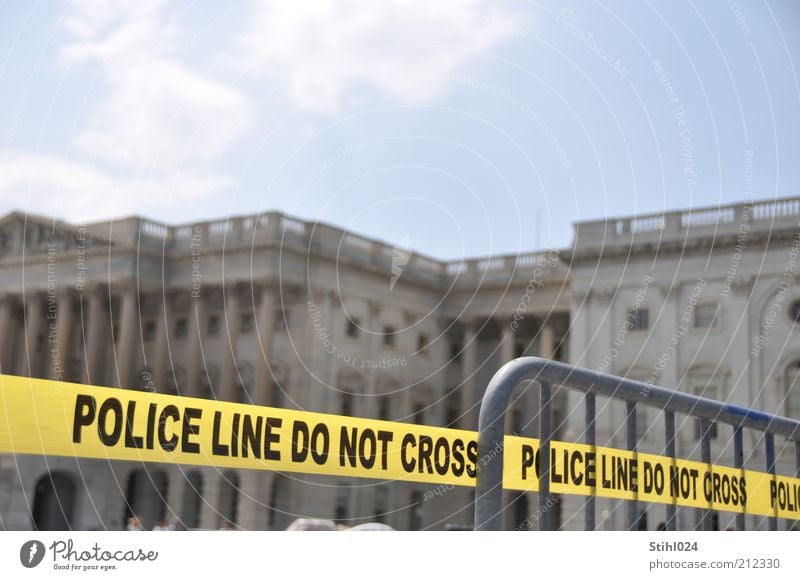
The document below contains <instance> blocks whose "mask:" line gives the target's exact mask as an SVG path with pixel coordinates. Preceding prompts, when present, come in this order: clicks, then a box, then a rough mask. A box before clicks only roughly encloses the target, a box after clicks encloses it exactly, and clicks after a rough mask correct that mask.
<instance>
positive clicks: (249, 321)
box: [241, 312, 256, 334]
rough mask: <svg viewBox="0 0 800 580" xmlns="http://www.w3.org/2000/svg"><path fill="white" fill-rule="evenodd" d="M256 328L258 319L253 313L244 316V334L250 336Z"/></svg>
mask: <svg viewBox="0 0 800 580" xmlns="http://www.w3.org/2000/svg"><path fill="white" fill-rule="evenodd" d="M255 328H256V317H255V315H254V314H253V313H252V312H245V313H244V314H242V327H241V332H242V334H250V333H251V332H253V330H255Z"/></svg>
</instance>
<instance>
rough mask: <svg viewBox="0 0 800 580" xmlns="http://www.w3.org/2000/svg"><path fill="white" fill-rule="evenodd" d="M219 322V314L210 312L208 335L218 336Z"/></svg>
mask: <svg viewBox="0 0 800 580" xmlns="http://www.w3.org/2000/svg"><path fill="white" fill-rule="evenodd" d="M219 330H220V322H219V316H217V315H216V314H212V315H211V316H209V317H208V336H219Z"/></svg>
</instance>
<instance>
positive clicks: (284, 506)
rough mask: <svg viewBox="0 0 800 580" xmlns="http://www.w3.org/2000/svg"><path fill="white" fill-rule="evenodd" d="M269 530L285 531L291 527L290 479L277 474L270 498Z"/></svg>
mask: <svg viewBox="0 0 800 580" xmlns="http://www.w3.org/2000/svg"><path fill="white" fill-rule="evenodd" d="M269 507H270V512H269V529H270V530H285V529H286V528H287V526H288V525H289V515H290V514H289V479H288V478H287V477H286V476H285V475H281V474H280V473H276V474H275V479H274V480H273V481H272V490H271V491H270V497H269Z"/></svg>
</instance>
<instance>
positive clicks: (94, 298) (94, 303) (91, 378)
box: [81, 285, 106, 385]
mask: <svg viewBox="0 0 800 580" xmlns="http://www.w3.org/2000/svg"><path fill="white" fill-rule="evenodd" d="M87 293H88V302H89V307H88V309H89V320H88V322H87V323H86V328H87V330H86V339H85V340H86V342H85V344H86V352H85V353H84V358H85V361H84V365H83V369H82V371H81V382H82V383H84V384H87V385H88V384H92V382H95V383H97V382H100V381H101V379H102V373H103V359H104V358H105V357H104V356H103V350H104V347H105V344H106V343H105V334H106V333H105V322H106V320H105V317H106V308H105V296H104V293H105V289H104V288H103V287H101V286H99V285H95V286H91V287H89V288H88V289H87Z"/></svg>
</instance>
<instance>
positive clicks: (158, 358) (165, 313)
mask: <svg viewBox="0 0 800 580" xmlns="http://www.w3.org/2000/svg"><path fill="white" fill-rule="evenodd" d="M160 298H161V312H160V313H159V317H158V329H157V331H156V352H155V357H154V358H153V386H154V387H155V388H156V390H157V391H159V392H164V391H166V390H167V380H168V372H169V330H170V328H171V327H172V309H171V308H170V295H169V293H168V292H166V291H165V292H163V293H162V294H161V296H160Z"/></svg>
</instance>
